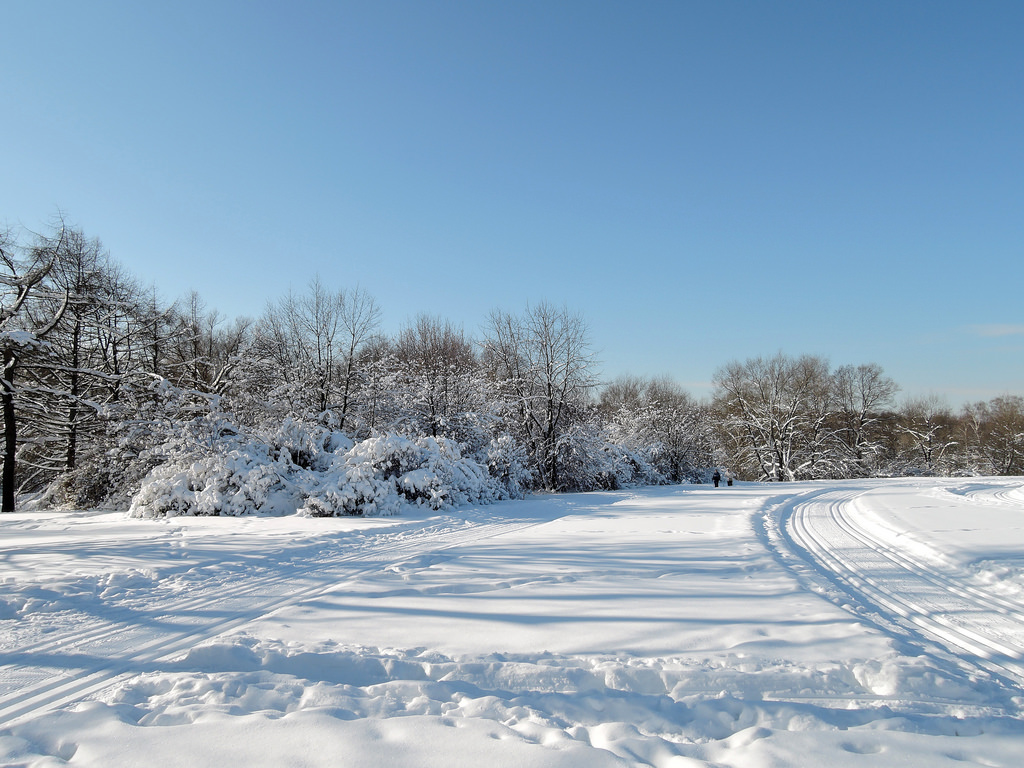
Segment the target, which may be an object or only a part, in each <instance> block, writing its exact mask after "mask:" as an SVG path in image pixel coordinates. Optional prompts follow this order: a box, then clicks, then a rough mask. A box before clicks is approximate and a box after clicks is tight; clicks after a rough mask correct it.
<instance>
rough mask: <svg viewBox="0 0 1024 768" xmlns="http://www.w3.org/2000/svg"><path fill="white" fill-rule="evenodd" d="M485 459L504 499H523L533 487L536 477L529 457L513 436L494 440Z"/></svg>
mask: <svg viewBox="0 0 1024 768" xmlns="http://www.w3.org/2000/svg"><path fill="white" fill-rule="evenodd" d="M484 459H485V460H486V462H487V470H488V472H489V473H490V475H491V477H492V478H494V479H495V480H496V481H497V483H498V487H499V488H500V490H501V491H502V492H503V496H502V498H508V499H521V498H523V497H524V496H526V494H527V492H528V491H529V490H530V488H532V487H533V484H534V482H535V477H534V474H533V472H532V471H531V470H530V459H529V456H527V454H526V450H525V449H524V448H523V446H522V445H520V444H519V443H517V442H516V441H515V439H513V438H512V436H511V435H502V436H500V437H496V438H494V439H492V440H491V442H490V444H489V445H488V446H487V451H486V455H485V456H484Z"/></svg>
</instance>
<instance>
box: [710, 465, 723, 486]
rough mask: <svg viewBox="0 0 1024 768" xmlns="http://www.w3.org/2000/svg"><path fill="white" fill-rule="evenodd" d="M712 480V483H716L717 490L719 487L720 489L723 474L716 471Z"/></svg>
mask: <svg viewBox="0 0 1024 768" xmlns="http://www.w3.org/2000/svg"><path fill="white" fill-rule="evenodd" d="M711 479H712V481H714V483H715V488H717V487H718V484H719V483H720V482H722V473H721V472H719V471H718V470H717V469H716V470H715V474H713V475H712V476H711Z"/></svg>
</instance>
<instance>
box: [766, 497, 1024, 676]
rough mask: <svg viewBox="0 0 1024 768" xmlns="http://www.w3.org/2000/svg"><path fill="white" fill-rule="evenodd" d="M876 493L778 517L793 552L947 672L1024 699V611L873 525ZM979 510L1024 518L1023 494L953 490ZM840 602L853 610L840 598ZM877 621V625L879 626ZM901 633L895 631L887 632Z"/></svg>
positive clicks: (798, 504)
mask: <svg viewBox="0 0 1024 768" xmlns="http://www.w3.org/2000/svg"><path fill="white" fill-rule="evenodd" d="M873 487H874V486H868V487H866V488H865V487H852V488H839V489H836V488H830V489H828V490H818V491H812V492H809V493H807V494H804V495H802V496H800V497H797V498H796V499H794V500H792V501H790V502H788V503H785V504H783V505H781V506H780V508H779V509H778V510H777V514H778V515H779V525H780V531H781V532H782V535H783V538H784V540H786V541H787V542H788V544H789V547H790V548H791V549H792V550H794V551H796V552H797V554H799V555H801V556H802V557H803V558H804V559H805V560H807V561H808V562H810V563H811V564H812V566H813V567H814V568H815V569H816V570H817V571H818V573H819V574H820V575H825V576H827V577H828V578H829V579H830V580H831V581H832V583H833V584H835V585H836V586H838V587H839V589H840V590H841V591H842V592H843V593H844V595H845V599H851V598H852V600H853V601H854V602H855V603H859V604H860V605H861V606H862V608H861V609H860V611H859V612H861V613H865V612H866V611H865V609H867V611H870V612H871V613H874V614H875V617H876V618H875V620H874V623H876V624H877V623H879V622H878V621H877V619H878V618H879V617H880V618H881V619H882V623H883V624H888V623H890V622H891V624H892V625H895V626H897V627H899V628H902V630H904V631H905V632H906V633H907V634H908V635H909V636H910V637H911V638H913V640H912V641H913V642H915V643H916V644H917V645H919V646H920V647H921V648H922V649H923V650H925V651H926V652H928V653H930V654H931V655H933V656H936V657H937V658H940V659H942V660H944V662H945V664H946V665H947V666H949V665H951V666H958V667H960V668H961V669H965V668H967V670H968V671H971V670H972V668H973V671H974V672H975V673H977V674H978V675H979V676H981V677H989V678H994V679H995V681H997V682H999V683H1001V684H1002V685H1004V686H1006V687H1007V688H1008V689H1010V690H1013V689H1016V690H1015V691H1014V692H1015V693H1016V694H1018V695H1019V694H1020V689H1021V687H1022V686H1024V602H1022V601H1021V600H1020V599H1015V598H1014V596H1013V595H997V594H993V593H992V592H990V591H989V590H988V589H987V588H986V585H985V584H984V583H982V582H981V581H980V580H979V579H977V578H976V576H975V575H974V574H972V573H971V572H969V571H967V570H966V569H963V568H956V567H950V564H949V563H947V562H944V559H943V557H942V555H941V553H938V552H935V553H934V556H933V557H926V556H922V555H921V554H919V552H918V550H919V549H920V547H918V548H917V549H915V551H913V552H911V551H908V548H906V547H903V546H899V545H897V544H895V543H894V542H893V541H889V540H886V539H887V537H886V536H885V535H884V533H885V532H886V531H885V529H884V528H881V527H879V526H877V525H872V524H871V521H870V519H869V518H870V515H871V509H872V507H871V505H872V502H871V498H870V495H871V491H872V489H873ZM943 490H944V491H946V492H950V493H955V494H957V495H959V496H961V497H962V498H966V499H968V500H969V501H970V502H972V503H998V504H1013V505H1016V506H1018V507H1020V508H1021V512H1022V514H1024V495H1022V493H1021V489H1020V488H1019V487H1016V486H995V487H993V486H992V485H991V484H980V483H979V484H977V485H966V486H961V487H951V488H946V489H943ZM839 601H841V602H842V601H844V600H843V598H840V600H839ZM865 618H868V620H871V618H870V617H867V616H866V617H865ZM880 628H882V629H883V630H888V631H891V626H890V627H886V626H882V627H880Z"/></svg>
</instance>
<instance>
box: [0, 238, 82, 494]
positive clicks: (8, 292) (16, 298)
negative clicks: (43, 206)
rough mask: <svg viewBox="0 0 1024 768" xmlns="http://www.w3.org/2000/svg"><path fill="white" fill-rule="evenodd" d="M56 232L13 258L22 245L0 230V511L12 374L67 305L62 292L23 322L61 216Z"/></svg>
mask: <svg viewBox="0 0 1024 768" xmlns="http://www.w3.org/2000/svg"><path fill="white" fill-rule="evenodd" d="M55 229H56V231H55V233H54V234H53V235H52V236H51V237H48V238H40V242H39V243H38V245H37V246H36V247H34V248H32V249H31V251H30V253H29V256H28V258H27V259H26V260H19V259H18V252H19V251H23V250H24V248H23V247H22V246H21V244H20V243H19V242H18V241H17V238H16V237H15V236H14V235H13V234H12V233H11V232H9V231H7V232H4V233H0V353H2V355H3V373H2V376H0V402H2V407H3V417H4V467H3V475H2V483H3V492H2V495H3V500H2V505H0V511H3V512H13V511H14V507H15V495H16V494H15V490H16V488H15V484H16V482H17V466H16V465H17V453H18V413H17V408H16V397H17V393H18V389H17V387H16V375H17V371H18V366H19V364H20V363H21V361H22V359H23V358H24V357H25V356H27V355H30V354H33V353H39V352H40V351H41V350H42V349H44V348H45V347H44V345H45V341H44V340H45V337H46V336H47V335H48V334H49V333H50V332H51V331H52V330H53V329H54V327H56V325H57V323H58V322H59V321H60V319H61V317H62V316H63V314H64V310H65V309H66V307H67V295H66V294H65V296H64V298H63V300H62V301H61V302H60V303H59V304H58V305H57V307H56V309H55V310H54V312H53V315H52V316H50V317H48V318H45V319H42V322H41V324H40V325H36V324H34V323H32V322H31V319H29V320H28V322H26V314H27V313H25V312H24V309H25V306H26V301H27V300H28V298H29V296H30V294H32V292H33V291H34V290H36V289H37V288H38V287H39V286H40V284H41V283H42V282H43V280H44V279H45V277H46V276H47V274H48V273H49V271H50V269H51V268H52V267H53V263H54V260H55V259H56V255H57V253H58V252H59V250H60V248H61V247H62V246H63V243H64V239H65V237H66V228H65V227H64V222H63V221H60V222H58V225H57V226H56V227H55Z"/></svg>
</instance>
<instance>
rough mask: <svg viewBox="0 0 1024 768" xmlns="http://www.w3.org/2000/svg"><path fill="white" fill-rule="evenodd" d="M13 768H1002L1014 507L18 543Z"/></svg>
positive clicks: (186, 523) (604, 517)
mask: <svg viewBox="0 0 1024 768" xmlns="http://www.w3.org/2000/svg"><path fill="white" fill-rule="evenodd" d="M0 665H2V666H0V764H2V765H33V766H57V765H74V766H105V767H106V766H128V765H138V766H154V765H159V766H189V768H196V767H198V766H217V767H218V768H221V767H222V766H275V767H276V766H399V765H400V766H417V767H419V766H445V768H454V767H456V766H474V768H477V767H478V766H516V767H517V768H521V767H523V766H585V767H586V768H600V767H601V766H625V765H653V766H659V767H666V768H682V767H683V766H700V765H713V766H737V767H742V768H753V767H754V766H819V765H828V766H840V767H842V766H866V765H871V766H901V767H902V766H918V765H919V766H927V767H928V768H936V767H937V766H953V765H956V766H963V765H984V766H1006V767H1007V768H1010V767H1011V766H1012V767H1014V768H1015V767H1016V766H1019V765H1020V761H1021V757H1020V756H1021V755H1022V754H1024V692H1022V690H1021V685H1022V682H1024V480H1021V479H1019V478H1018V479H1016V480H1014V479H981V480H979V479H970V480H901V481H857V482H843V483H801V484H792V485H757V484H741V485H738V486H734V487H732V488H725V487H723V488H719V489H713V488H708V487H701V486H686V487H672V488H656V489H641V490H634V491H626V492H615V493H611V492H610V493H598V494H587V495H570V496H548V497H537V498H533V499H529V500H527V501H522V502H504V503H500V504H496V505H493V506H488V507H480V508H473V509H463V510H455V511H451V512H447V513H420V512H413V513H408V514H405V515H403V516H401V517H396V518H377V519H353V518H322V519H312V518H302V517H275V518H254V517H247V518H172V519H166V520H137V519H127V518H126V517H125V515H124V514H114V513H97V512H78V513H43V514H27V513H19V514H15V515H5V516H3V517H0Z"/></svg>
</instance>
